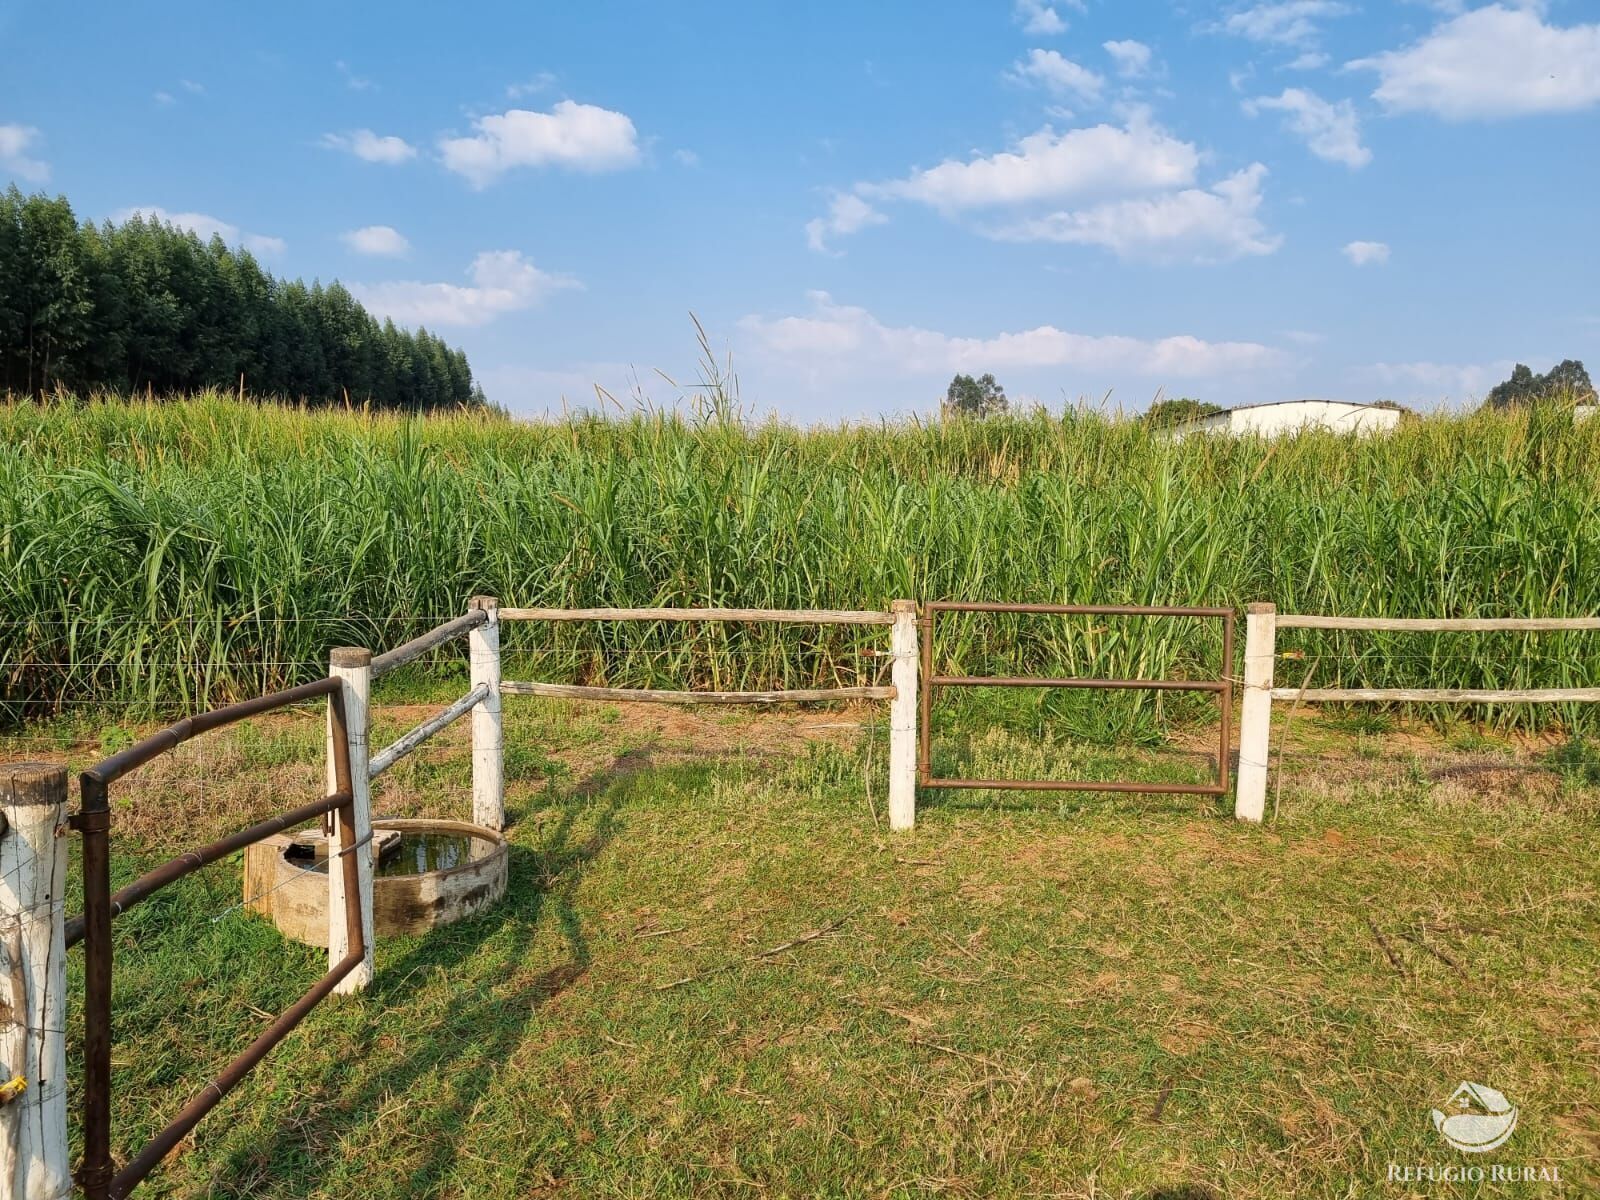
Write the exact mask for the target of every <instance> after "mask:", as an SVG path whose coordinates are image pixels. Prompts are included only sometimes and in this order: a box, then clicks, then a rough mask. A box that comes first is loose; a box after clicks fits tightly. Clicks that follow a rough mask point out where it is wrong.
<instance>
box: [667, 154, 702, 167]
mask: <svg viewBox="0 0 1600 1200" xmlns="http://www.w3.org/2000/svg"><path fill="white" fill-rule="evenodd" d="M672 160H673V161H674V162H675V163H677V164H678V165H679V166H681V167H698V166H699V165H700V156H699V155H698V154H696V153H695V152H694V151H693V150H674V151H673V152H672Z"/></svg>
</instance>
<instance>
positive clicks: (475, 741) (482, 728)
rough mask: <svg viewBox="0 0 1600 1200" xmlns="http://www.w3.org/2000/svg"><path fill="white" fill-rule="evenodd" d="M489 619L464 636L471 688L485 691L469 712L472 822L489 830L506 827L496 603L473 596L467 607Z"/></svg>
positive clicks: (498, 633) (497, 610) (482, 597)
mask: <svg viewBox="0 0 1600 1200" xmlns="http://www.w3.org/2000/svg"><path fill="white" fill-rule="evenodd" d="M470 607H471V608H474V609H482V610H483V611H484V612H486V613H488V614H489V619H488V620H487V621H485V622H484V623H483V624H482V625H479V626H478V627H477V628H476V629H473V630H471V631H470V632H468V634H467V646H468V649H469V650H470V652H471V661H472V677H471V683H472V686H473V687H477V686H478V685H479V684H482V685H483V686H484V687H485V688H486V689H487V690H486V693H485V695H484V697H483V699H482V700H480V701H478V703H477V704H476V705H474V706H473V709H472V823H473V824H474V825H482V826H485V827H486V828H489V829H493V830H496V831H498V830H501V829H504V828H505V827H506V784H505V762H504V758H503V754H504V750H503V748H502V744H501V742H502V727H501V717H500V601H499V600H497V599H496V598H495V597H493V596H474V597H473V598H472V603H471V605H470Z"/></svg>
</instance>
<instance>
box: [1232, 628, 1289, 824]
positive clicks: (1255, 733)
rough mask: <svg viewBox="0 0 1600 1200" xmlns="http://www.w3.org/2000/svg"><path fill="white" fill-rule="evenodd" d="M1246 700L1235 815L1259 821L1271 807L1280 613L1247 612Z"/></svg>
mask: <svg viewBox="0 0 1600 1200" xmlns="http://www.w3.org/2000/svg"><path fill="white" fill-rule="evenodd" d="M1244 630H1245V632H1244V700H1243V701H1242V703H1241V704H1240V711H1239V772H1238V782H1237V784H1236V785H1235V790H1234V802H1233V815H1234V817H1235V818H1237V819H1238V820H1241V821H1259V820H1261V818H1262V815H1263V814H1264V813H1265V812H1266V807H1267V751H1268V746H1269V744H1270V738H1271V733H1272V666H1273V660H1274V659H1275V658H1276V656H1277V637H1278V610H1277V607H1276V606H1275V605H1272V604H1251V605H1249V606H1247V607H1246V609H1245V626H1244Z"/></svg>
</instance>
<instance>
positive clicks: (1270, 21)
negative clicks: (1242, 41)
mask: <svg viewBox="0 0 1600 1200" xmlns="http://www.w3.org/2000/svg"><path fill="white" fill-rule="evenodd" d="M1350 11H1351V8H1350V6H1349V5H1348V4H1343V3H1339V2H1338V0H1279V2H1278V3H1269V4H1256V5H1252V6H1251V7H1250V8H1246V9H1241V10H1240V11H1238V12H1234V13H1230V14H1229V15H1228V16H1227V17H1225V18H1224V19H1223V21H1222V29H1223V31H1224V32H1226V33H1231V34H1234V35H1236V36H1238V37H1242V38H1247V39H1249V40H1250V41H1252V42H1267V43H1272V44H1277V45H1283V46H1309V45H1311V44H1312V43H1314V42H1315V41H1316V39H1317V33H1318V29H1319V23H1320V22H1321V21H1322V20H1324V19H1325V18H1328V17H1342V16H1344V15H1345V14H1347V13H1349V12H1350Z"/></svg>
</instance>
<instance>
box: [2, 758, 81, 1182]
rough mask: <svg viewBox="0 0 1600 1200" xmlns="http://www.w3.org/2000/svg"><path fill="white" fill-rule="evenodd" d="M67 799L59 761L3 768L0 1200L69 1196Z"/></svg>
mask: <svg viewBox="0 0 1600 1200" xmlns="http://www.w3.org/2000/svg"><path fill="white" fill-rule="evenodd" d="M66 803H67V769H66V768H65V767H59V766H55V765H54V764H51V763H17V764H15V765H12V766H7V767H0V806H3V809H4V820H3V822H0V825H3V828H0V995H3V996H4V1005H3V1007H0V1075H3V1076H4V1078H0V1200H57V1198H58V1197H63V1196H68V1195H70V1194H71V1193H72V1174H71V1171H70V1170H69V1167H68V1162H67V1042H66V1028H65V1027H66V1023H67V1003H66V996H67V979H66V960H67V950H66V941H65V936H64V933H63V925H64V923H65V920H66V914H65V909H64V905H65V903H66V887H67V842H66V839H65V838H63V837H60V836H58V831H59V830H61V829H62V828H63V827H64V826H63V823H64V821H65V809H66Z"/></svg>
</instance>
